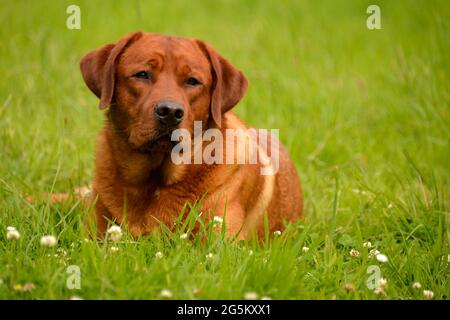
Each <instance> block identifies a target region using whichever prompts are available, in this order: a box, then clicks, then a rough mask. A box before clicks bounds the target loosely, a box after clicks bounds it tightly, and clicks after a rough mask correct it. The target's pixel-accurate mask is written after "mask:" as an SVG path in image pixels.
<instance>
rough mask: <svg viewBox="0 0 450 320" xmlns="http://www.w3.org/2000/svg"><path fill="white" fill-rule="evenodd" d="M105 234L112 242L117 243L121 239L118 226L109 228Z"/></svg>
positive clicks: (120, 230) (120, 231)
mask: <svg viewBox="0 0 450 320" xmlns="http://www.w3.org/2000/svg"><path fill="white" fill-rule="evenodd" d="M106 232H107V233H108V235H109V237H110V239H111V240H112V241H119V240H120V239H122V228H120V226H118V225H113V226H111V227H110V228H109V229H108V231H106Z"/></svg>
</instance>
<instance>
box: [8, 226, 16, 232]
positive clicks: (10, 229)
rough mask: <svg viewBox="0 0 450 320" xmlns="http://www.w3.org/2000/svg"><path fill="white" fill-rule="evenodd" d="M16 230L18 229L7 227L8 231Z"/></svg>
mask: <svg viewBox="0 0 450 320" xmlns="http://www.w3.org/2000/svg"><path fill="white" fill-rule="evenodd" d="M14 230H17V229H16V227H11V226H8V227H6V231H14Z"/></svg>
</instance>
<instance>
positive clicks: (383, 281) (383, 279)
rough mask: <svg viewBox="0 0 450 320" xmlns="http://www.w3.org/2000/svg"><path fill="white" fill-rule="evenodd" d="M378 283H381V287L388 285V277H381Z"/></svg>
mask: <svg viewBox="0 0 450 320" xmlns="http://www.w3.org/2000/svg"><path fill="white" fill-rule="evenodd" d="M378 284H379V285H380V287H383V288H385V287H386V286H387V280H386V278H381V279H380V281H379V282H378Z"/></svg>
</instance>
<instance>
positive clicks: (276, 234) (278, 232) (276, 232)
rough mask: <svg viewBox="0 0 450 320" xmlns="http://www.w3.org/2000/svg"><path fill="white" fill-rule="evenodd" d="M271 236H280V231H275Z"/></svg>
mask: <svg viewBox="0 0 450 320" xmlns="http://www.w3.org/2000/svg"><path fill="white" fill-rule="evenodd" d="M273 234H274V235H275V236H281V231H280V230H277V231H275V232H274V233H273Z"/></svg>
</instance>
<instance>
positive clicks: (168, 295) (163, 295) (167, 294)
mask: <svg viewBox="0 0 450 320" xmlns="http://www.w3.org/2000/svg"><path fill="white" fill-rule="evenodd" d="M159 296H160V297H161V298H163V299H170V298H172V297H173V293H172V291H170V290H167V289H163V290H161V292H160V293H159Z"/></svg>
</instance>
